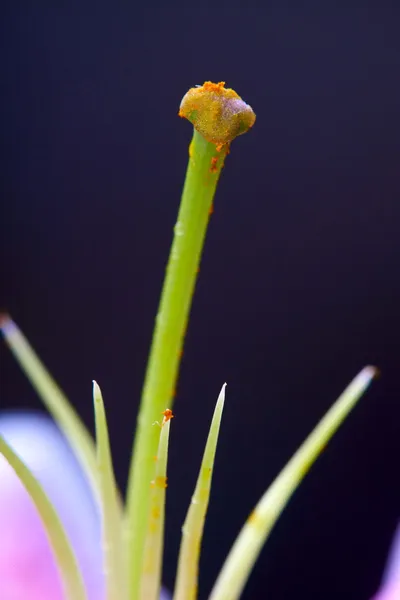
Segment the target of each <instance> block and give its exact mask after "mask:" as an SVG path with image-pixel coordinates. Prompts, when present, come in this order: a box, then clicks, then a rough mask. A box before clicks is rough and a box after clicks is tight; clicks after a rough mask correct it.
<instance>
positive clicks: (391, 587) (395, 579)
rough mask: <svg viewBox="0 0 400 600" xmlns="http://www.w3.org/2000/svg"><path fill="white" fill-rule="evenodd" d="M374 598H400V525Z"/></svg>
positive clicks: (380, 599)
mask: <svg viewBox="0 0 400 600" xmlns="http://www.w3.org/2000/svg"><path fill="white" fill-rule="evenodd" d="M372 600H400V525H399V526H398V527H397V531H396V533H395V536H394V539H393V543H392V547H391V549H390V552H389V558H388V561H387V564H386V568H385V572H384V575H383V579H382V587H381V589H380V590H379V592H378V593H377V594H376V596H374V598H373V599H372Z"/></svg>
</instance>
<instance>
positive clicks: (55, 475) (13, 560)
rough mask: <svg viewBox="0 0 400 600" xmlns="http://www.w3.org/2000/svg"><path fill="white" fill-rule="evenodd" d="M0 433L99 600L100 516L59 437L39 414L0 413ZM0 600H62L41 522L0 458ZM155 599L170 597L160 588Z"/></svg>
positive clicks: (95, 599)
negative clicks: (57, 521)
mask: <svg viewBox="0 0 400 600" xmlns="http://www.w3.org/2000/svg"><path fill="white" fill-rule="evenodd" d="M0 434H1V435H2V436H3V437H4V439H5V440H6V441H7V442H8V443H9V444H10V445H11V446H12V448H13V449H14V450H15V451H16V452H17V454H18V455H19V456H20V458H22V460H23V461H24V462H25V463H26V464H27V465H28V467H29V468H30V469H31V470H32V472H33V473H34V474H35V476H36V477H37V479H38V480H39V481H40V483H41V484H42V486H43V488H44V490H45V491H46V493H47V495H48V496H49V498H50V500H51V501H52V503H53V505H54V507H55V508H56V510H57V513H58V515H59V516H60V518H61V520H62V522H63V525H64V528H65V530H66V533H67V535H68V537H69V540H70V542H71V544H72V547H73V548H74V551H75V554H76V557H77V559H78V562H79V565H80V568H81V570H82V574H83V577H84V580H85V584H86V588H87V593H88V600H103V598H104V579H103V571H102V554H101V532H100V519H99V514H98V512H97V508H96V505H95V503H94V501H93V498H92V494H91V490H90V488H89V485H88V483H87V481H86V479H85V478H84V476H83V473H82V471H81V468H80V466H79V464H78V462H77V460H76V459H75V457H74V455H73V454H72V451H71V449H70V448H69V446H68V444H67V442H66V440H65V439H64V437H63V435H62V434H61V433H60V431H59V430H58V428H57V427H56V425H55V424H54V423H53V422H52V421H51V420H50V419H49V418H48V417H45V416H43V415H40V414H38V413H14V414H12V413H10V414H3V415H1V416H0ZM0 599H1V600H64V598H63V593H62V588H61V582H60V578H59V574H58V570H57V567H56V564H55V562H54V559H53V555H52V552H51V549H50V546H49V543H48V541H47V537H46V534H45V532H44V529H43V526H42V523H41V521H40V518H39V516H38V514H37V512H36V509H35V507H34V505H33V503H32V501H31V499H30V497H29V496H28V494H27V492H26V491H25V488H24V487H23V486H22V484H21V483H20V481H19V479H18V477H17V476H16V475H15V473H14V471H13V470H12V469H11V467H10V466H9V465H8V463H7V461H6V460H5V459H4V458H3V457H2V456H1V455H0ZM160 600H170V595H169V594H168V593H167V592H165V591H164V590H162V591H161V594H160Z"/></svg>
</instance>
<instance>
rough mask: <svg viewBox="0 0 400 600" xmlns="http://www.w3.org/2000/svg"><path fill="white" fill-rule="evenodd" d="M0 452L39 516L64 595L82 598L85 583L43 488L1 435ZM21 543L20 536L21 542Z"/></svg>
mask: <svg viewBox="0 0 400 600" xmlns="http://www.w3.org/2000/svg"><path fill="white" fill-rule="evenodd" d="M0 453H1V454H2V455H3V456H4V458H5V459H6V460H7V462H8V463H9V464H10V465H11V467H12V468H13V469H14V471H15V473H16V475H17V476H18V477H19V479H20V481H21V483H22V484H23V486H24V487H25V489H26V491H27V492H28V494H29V495H30V497H31V500H32V502H33V503H34V505H35V507H36V510H37V511H38V513H39V516H40V518H41V519H42V522H43V525H44V528H45V531H46V534H47V537H48V539H49V542H50V545H51V548H52V550H53V553H54V557H55V560H56V564H57V567H58V570H59V573H60V577H61V581H62V584H63V588H64V594H65V599H66V600H86V591H85V586H84V583H83V579H82V575H81V572H80V569H79V565H78V562H77V560H76V558H75V555H74V551H73V549H72V547H71V545H70V543H69V540H68V538H67V535H66V533H65V531H64V528H63V526H62V524H61V521H60V519H59V517H58V515H57V513H56V511H55V509H54V507H53V505H52V503H51V502H50V500H49V499H48V497H47V495H46V493H45V491H44V490H43V488H42V486H41V485H40V483H39V482H38V481H37V479H36V478H35V477H34V475H33V474H32V473H31V471H30V470H29V469H28V467H27V466H26V465H25V463H24V462H23V461H22V460H21V459H20V458H19V457H18V456H17V454H15V452H14V450H13V449H12V448H11V446H9V445H8V444H7V442H6V441H5V440H4V439H3V438H2V437H1V436H0ZM60 468H62V465H60ZM23 543H24V540H23V539H22V540H21V544H23Z"/></svg>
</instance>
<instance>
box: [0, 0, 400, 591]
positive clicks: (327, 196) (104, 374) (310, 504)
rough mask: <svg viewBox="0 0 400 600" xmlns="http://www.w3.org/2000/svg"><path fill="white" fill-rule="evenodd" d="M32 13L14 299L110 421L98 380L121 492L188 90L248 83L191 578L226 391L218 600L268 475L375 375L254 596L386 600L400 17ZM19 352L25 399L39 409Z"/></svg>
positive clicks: (218, 306) (298, 500) (170, 572)
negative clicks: (94, 392)
mask: <svg viewBox="0 0 400 600" xmlns="http://www.w3.org/2000/svg"><path fill="white" fill-rule="evenodd" d="M7 4H8V6H6V7H4V6H3V8H2V25H1V27H2V31H1V78H0V82H1V83H0V85H1V95H2V99H3V110H2V113H1V114H2V122H1V129H2V163H1V164H2V167H1V174H2V181H3V187H2V195H1V214H0V222H1V237H0V250H1V273H0V276H1V278H0V281H1V290H2V291H1V296H0V304H1V305H2V306H3V307H4V308H7V309H8V310H9V311H10V313H11V314H12V316H13V317H14V318H15V320H16V321H17V322H18V323H19V325H20V326H21V327H22V328H23V330H24V331H25V333H26V334H27V336H28V337H29V339H30V340H31V342H32V343H33V344H34V346H35V347H36V348H37V350H38V352H39V353H40V355H41V357H42V358H43V359H44V361H45V362H46V364H47V365H48V367H49V368H50V369H51V371H52V372H53V374H54V375H55V377H56V378H57V380H58V381H59V382H60V383H61V385H62V386H63V387H64V389H65V390H66V392H67V393H68V394H69V396H70V397H71V398H72V399H73V401H74V403H75V405H76V406H77V407H78V408H79V411H80V413H81V414H82V416H83V418H84V419H85V421H86V422H87V423H88V425H89V426H91V427H92V424H93V417H92V406H91V380H92V379H93V378H96V379H97V380H98V381H99V383H100V385H101V386H102V389H103V392H104V397H105V401H106V404H107V408H108V411H109V421H110V428H111V436H112V440H113V449H114V453H115V463H116V469H117V475H118V479H119V481H120V482H121V485H122V486H123V485H124V483H125V480H126V474H127V469H128V457H129V452H130V447H131V438H132V431H133V428H134V423H135V415H136V411H137V407H138V398H139V395H140V389H141V382H142V377H143V370H144V366H145V362H146V357H147V351H148V346H149V342H150V335H151V330H152V325H153V318H154V315H155V311H156V307H157V302H158V297H159V291H160V286H161V281H162V277H163V270H164V265H165V261H166V256H167V252H168V248H169V244H170V239H171V231H172V226H173V224H174V219H175V215H176V210H177V205H178V200H179V195H180V191H181V186H182V181H183V175H184V171H185V168H186V161H187V146H188V142H189V140H190V136H191V131H190V126H189V125H188V124H187V123H184V122H182V121H180V120H179V119H178V118H177V116H176V113H177V108H178V106H179V102H180V99H181V97H182V95H183V94H184V93H185V91H186V90H187V89H188V88H189V87H190V86H192V85H194V84H197V83H202V82H203V81H204V80H205V79H211V80H215V81H219V80H221V79H224V80H226V81H227V83H228V84H229V85H232V86H233V87H235V89H236V90H237V91H238V92H239V93H240V94H243V96H244V99H245V100H247V101H248V102H249V103H250V104H251V105H252V106H253V108H254V110H255V112H256V113H257V123H256V127H255V128H254V130H253V131H252V132H251V133H250V134H249V135H247V136H245V137H243V138H242V139H239V140H238V141H237V142H235V143H234V145H233V149H232V153H231V155H230V156H229V159H228V162H227V168H226V171H225V172H224V174H223V177H222V181H221V186H220V189H219V191H218V197H217V200H216V206H215V213H214V215H213V217H212V221H211V227H210V230H209V235H208V240H207V247H206V251H205V255H204V260H203V262H202V266H201V273H200V279H199V283H198V287H197V294H196V300H195V303H194V307H193V311H192V319H191V325H190V331H189V334H188V337H187V343H186V346H185V355H184V360H183V365H182V376H181V379H180V385H179V388H178V396H177V401H176V405H175V409H176V419H175V420H174V423H173V431H172V442H171V460H170V473H169V475H170V486H169V496H168V518H167V544H166V563H165V564H166V574H165V577H164V579H165V581H166V583H167V584H169V586H170V587H171V586H172V582H173V577H174V570H175V564H176V556H177V550H178V544H179V535H180V533H179V532H180V526H181V523H182V520H183V518H184V515H185V511H186V507H187V504H188V501H189V499H190V494H191V490H192V487H193V484H194V479H195V470H197V466H198V464H199V460H200V457H201V452H202V446H203V443H204V440H205V436H206V430H207V427H208V424H209V419H210V417H211V414H212V410H213V405H214V402H215V400H216V397H217V394H218V392H219V389H220V386H221V385H222V383H223V382H224V381H227V382H228V389H227V404H226V411H225V416H224V422H223V427H222V434H221V445H220V448H219V452H218V459H217V467H216V476H215V480H214V488H213V494H212V501H211V506H210V516H209V519H208V523H207V527H206V534H205V541H204V554H203V558H202V565H201V588H200V598H201V599H203V598H205V597H206V595H207V593H208V592H209V590H210V587H211V584H212V581H213V580H214V578H215V576H216V574H217V571H218V568H219V566H220V565H221V563H222V561H223V559H224V557H225V555H226V552H227V551H228V548H229V547H230V545H231V543H232V541H233V539H234V536H235V535H236V533H237V531H238V529H239V527H240V525H241V524H242V522H243V520H244V519H245V517H246V516H247V514H248V513H249V512H250V510H251V508H252V506H253V504H254V502H255V501H256V500H257V499H258V498H259V496H260V495H261V493H262V492H263V491H264V489H265V487H266V485H267V484H268V483H270V482H271V480H272V479H273V477H274V476H275V475H276V474H277V472H278V470H279V469H280V468H281V467H282V466H283V464H284V462H285V461H286V460H287V459H288V458H289V457H290V455H291V454H292V453H293V451H294V450H295V449H296V448H297V446H298V444H299V443H300V442H301V441H302V440H303V438H304V437H305V435H306V434H307V433H308V432H309V431H310V429H311V428H312V427H313V426H314V424H315V423H316V421H317V420H318V419H319V418H320V417H321V416H322V414H323V413H324V411H325V410H326V409H327V408H328V406H330V404H331V403H332V402H333V400H334V399H335V398H336V396H337V395H338V393H339V392H341V390H342V389H343V387H344V386H345V385H346V384H347V383H348V381H349V379H350V378H351V377H352V376H353V375H355V374H356V372H357V371H358V370H359V369H360V368H361V367H362V366H363V365H364V364H366V363H374V364H377V365H378V366H379V367H381V369H382V377H381V379H380V380H379V381H378V382H377V383H376V384H375V385H374V386H373V389H372V391H371V392H370V393H368V395H367V396H366V398H365V400H364V401H363V402H362V404H361V405H360V406H359V407H358V408H357V409H356V411H355V413H354V414H353V415H352V416H351V418H350V419H349V421H348V422H347V423H346V424H345V426H344V427H343V429H342V430H341V431H340V433H339V434H338V435H337V436H336V438H335V440H334V441H333V442H332V443H331V444H330V446H329V448H328V450H327V451H326V452H325V454H324V456H323V458H322V459H321V460H320V461H319V462H318V464H317V465H316V467H315V468H314V469H313V470H312V472H311V474H310V475H309V476H308V478H307V480H306V482H305V483H304V485H303V486H302V488H301V489H300V490H299V492H298V493H296V495H295V498H294V500H293V501H292V502H291V503H290V506H289V507H288V509H287V510H286V511H285V514H284V517H283V518H282V520H281V521H280V523H279V525H278V526H277V528H276V529H275V531H274V533H273V535H272V537H271V539H270V541H269V543H268V545H267V547H266V549H265V550H264V552H263V554H262V556H261V558H260V560H259V561H258V563H257V566H256V569H255V571H254V573H253V576H252V578H251V582H250V583H249V585H248V587H247V589H246V593H245V595H244V598H246V599H249V598H252V599H257V598H264V597H270V598H274V600H283V599H287V598H307V600H313V599H315V600H319V599H320V598H324V600H337V599H338V598H340V599H341V600H342V599H345V600H346V599H349V600H366V599H367V598H368V597H369V596H370V595H371V594H372V593H373V592H374V591H375V589H376V587H377V586H378V583H379V580H380V575H381V572H382V569H383V565H384V560H385V556H386V552H387V550H388V547H389V544H390V540H391V536H392V533H393V531H394V528H395V525H396V523H397V518H398V516H399V514H400V487H399V481H398V464H399V457H400V435H399V428H400V424H399V423H400V419H399V417H400V411H399V397H400V378H399V373H400V352H399V337H400V311H399V306H400V275H399V263H400V239H399V227H400V175H399V173H400V116H399V106H400V84H399V68H400V41H399V35H398V31H399V22H400V21H399V19H400V9H399V8H398V4H397V3H395V2H388V1H383V2H380V3H378V2H376V3H375V8H367V7H364V8H359V7H357V8H356V6H358V5H359V4H361V3H359V2H355V1H349V2H347V3H343V6H340V7H332V6H333V4H334V3H328V6H326V5H325V3H317V2H315V3H311V2H306V3H301V6H300V5H299V4H298V3H296V2H292V3H287V2H281V1H278V0H273V1H271V2H265V3H261V2H257V3H251V2H241V3H239V2H229V3H222V2H221V3H215V2H213V3H210V4H208V3H202V4H200V3H192V4H190V3H187V2H185V3H177V2H169V3H166V4H165V5H164V3H161V2H160V1H158V2H156V3H154V2H149V3H146V2H143V3H141V4H139V3H137V2H129V3H111V2H109V3H104V2H98V3H96V5H93V6H92V8H88V7H85V6H84V5H81V4H80V3H79V4H78V3H72V4H71V3H66V4H65V5H64V3H55V5H54V6H50V4H51V3H47V6H45V3H41V4H40V5H38V4H37V3H35V6H32V5H31V3H28V2H18V3H15V2H10V1H9V2H8V3H7ZM371 4H372V3H371ZM396 6H397V7H396ZM0 360H1V379H0V385H1V406H3V407H22V406H29V407H36V406H38V401H37V399H36V397H35V395H34V393H33V392H32V391H31V389H30V387H29V384H28V383H27V382H26V381H25V379H24V377H23V376H22V375H21V373H20V371H19V370H18V367H17V366H16V365H15V364H14V361H13V359H12V358H11V357H10V355H9V354H8V352H7V351H6V350H5V349H4V347H0Z"/></svg>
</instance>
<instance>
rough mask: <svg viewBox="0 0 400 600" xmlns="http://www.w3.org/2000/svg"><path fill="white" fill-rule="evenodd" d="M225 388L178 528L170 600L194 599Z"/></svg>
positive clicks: (219, 398) (220, 396)
mask: <svg viewBox="0 0 400 600" xmlns="http://www.w3.org/2000/svg"><path fill="white" fill-rule="evenodd" d="M225 387H226V386H225V385H224V386H223V388H222V390H221V392H220V394H219V397H218V400H217V404H216V406H215V410H214V415H213V419H212V422H211V427H210V432H209V434H208V438H207V443H206V447H205V450H204V455H203V460H202V462H201V467H200V472H199V476H198V479H197V483H196V488H195V490H194V493H193V496H192V501H191V503H190V506H189V510H188V512H187V515H186V519H185V523H184V525H183V527H182V541H181V547H180V550H179V561H178V573H177V578H176V584H175V591H174V600H195V598H197V589H198V579H199V560H200V550H201V541H202V539H203V531H204V523H205V520H206V514H207V509H208V502H209V499H210V491H211V482H212V473H213V468H214V461H215V453H216V450H217V442H218V436H219V428H220V425H221V417H222V411H223V409H224V402H225Z"/></svg>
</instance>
